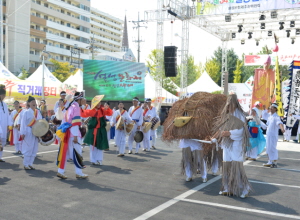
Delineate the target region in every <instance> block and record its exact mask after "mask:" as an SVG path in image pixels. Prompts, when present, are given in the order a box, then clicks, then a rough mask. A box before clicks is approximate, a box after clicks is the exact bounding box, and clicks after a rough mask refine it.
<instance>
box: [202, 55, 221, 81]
mask: <svg viewBox="0 0 300 220" xmlns="http://www.w3.org/2000/svg"><path fill="white" fill-rule="evenodd" d="M205 70H206V72H207V74H208V75H209V76H210V77H211V78H212V80H213V81H215V83H217V84H218V85H221V67H220V63H219V62H218V61H217V59H215V58H212V59H210V60H206V63H205Z"/></svg>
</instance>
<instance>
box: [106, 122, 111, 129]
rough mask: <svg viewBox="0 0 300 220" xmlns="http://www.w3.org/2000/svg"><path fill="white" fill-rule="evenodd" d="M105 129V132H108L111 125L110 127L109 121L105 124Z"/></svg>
mask: <svg viewBox="0 0 300 220" xmlns="http://www.w3.org/2000/svg"><path fill="white" fill-rule="evenodd" d="M105 128H106V131H109V130H110V128H111V125H110V122H109V121H107V122H106V126H105Z"/></svg>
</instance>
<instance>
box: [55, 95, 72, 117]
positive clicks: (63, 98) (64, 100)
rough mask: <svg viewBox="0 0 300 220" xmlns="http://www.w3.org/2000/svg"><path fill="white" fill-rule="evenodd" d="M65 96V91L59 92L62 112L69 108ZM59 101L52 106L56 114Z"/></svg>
mask: <svg viewBox="0 0 300 220" xmlns="http://www.w3.org/2000/svg"><path fill="white" fill-rule="evenodd" d="M66 95H67V93H66V92H65V91H61V92H60V98H61V99H62V101H63V106H62V107H61V108H62V110H65V108H67V107H68V106H69V102H68V101H67V100H66ZM60 101H61V100H58V101H57V102H56V103H55V105H54V112H56V111H57V109H58V107H59V106H60V105H59V102H60Z"/></svg>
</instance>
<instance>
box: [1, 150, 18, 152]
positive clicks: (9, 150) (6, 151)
mask: <svg viewBox="0 0 300 220" xmlns="http://www.w3.org/2000/svg"><path fill="white" fill-rule="evenodd" d="M3 152H7V153H16V151H11V150H3Z"/></svg>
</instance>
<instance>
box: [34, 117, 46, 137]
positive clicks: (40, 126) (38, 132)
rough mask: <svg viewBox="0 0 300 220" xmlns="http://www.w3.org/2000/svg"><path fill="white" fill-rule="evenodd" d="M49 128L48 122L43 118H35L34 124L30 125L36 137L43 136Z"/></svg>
mask: <svg viewBox="0 0 300 220" xmlns="http://www.w3.org/2000/svg"><path fill="white" fill-rule="evenodd" d="M48 130H49V123H48V122H47V121H46V120H44V119H41V120H37V121H36V122H35V124H34V125H33V126H32V133H33V135H34V136H36V137H42V136H44V135H45V134H46V133H47V132H48Z"/></svg>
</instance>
